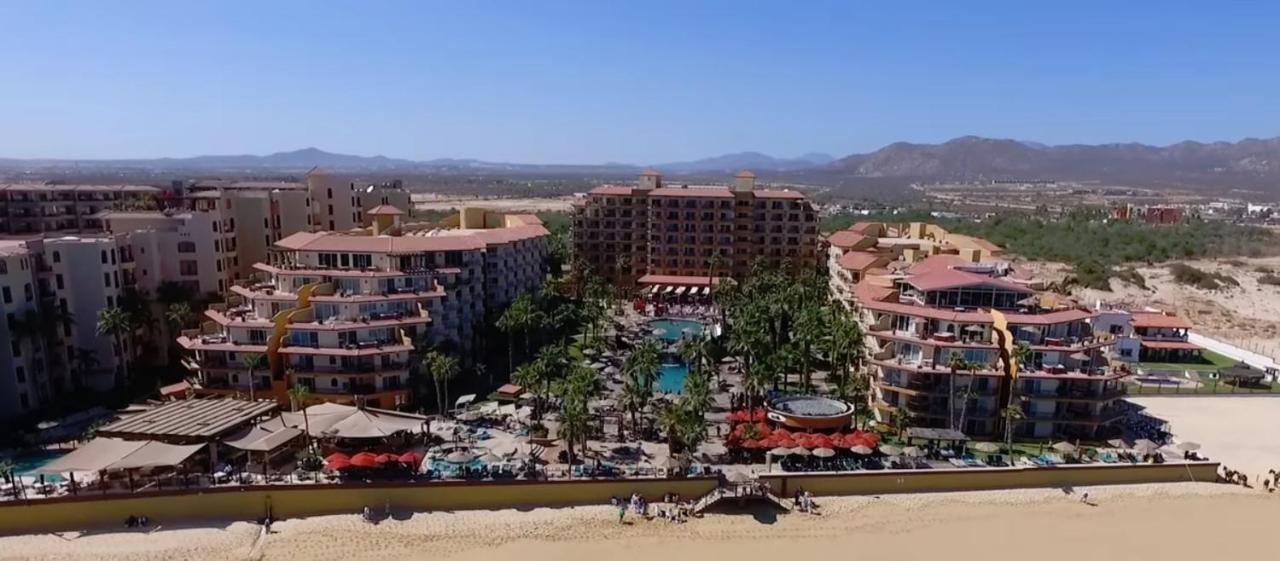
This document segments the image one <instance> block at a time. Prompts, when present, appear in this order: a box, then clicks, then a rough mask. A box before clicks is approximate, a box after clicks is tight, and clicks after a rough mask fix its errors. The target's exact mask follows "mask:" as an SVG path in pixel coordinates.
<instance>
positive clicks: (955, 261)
mask: <svg viewBox="0 0 1280 561" xmlns="http://www.w3.org/2000/svg"><path fill="white" fill-rule="evenodd" d="M970 264H971V263H970V262H968V261H965V260H964V259H961V258H960V257H958V256H956V255H947V254H942V255H930V256H928V257H925V258H924V259H921V260H920V261H917V262H916V263H914V264H913V265H911V266H910V267H907V273H909V274H912V275H924V274H928V273H934V272H937V271H950V270H952V269H954V268H956V267H960V266H962V265H970Z"/></svg>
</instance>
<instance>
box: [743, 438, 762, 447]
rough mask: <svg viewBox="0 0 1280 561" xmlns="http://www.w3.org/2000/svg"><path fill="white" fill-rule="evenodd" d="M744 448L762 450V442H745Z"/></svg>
mask: <svg viewBox="0 0 1280 561" xmlns="http://www.w3.org/2000/svg"><path fill="white" fill-rule="evenodd" d="M742 447H743V448H760V441H759V440H743V441H742Z"/></svg>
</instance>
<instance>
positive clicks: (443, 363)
mask: <svg viewBox="0 0 1280 561" xmlns="http://www.w3.org/2000/svg"><path fill="white" fill-rule="evenodd" d="M426 361H427V371H428V372H430V373H431V380H432V382H434V383H435V387H436V405H437V406H438V407H439V412H440V414H441V415H444V414H445V407H446V406H447V405H448V403H449V380H452V379H453V378H454V376H457V375H458V370H459V366H458V359H456V358H454V357H452V356H449V355H446V354H444V353H440V352H436V351H432V352H430V353H427V359H426Z"/></svg>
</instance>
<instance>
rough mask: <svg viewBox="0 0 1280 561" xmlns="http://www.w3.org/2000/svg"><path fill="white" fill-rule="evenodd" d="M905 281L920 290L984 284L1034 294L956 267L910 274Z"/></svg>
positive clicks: (1017, 286) (1005, 281) (1020, 286)
mask: <svg viewBox="0 0 1280 561" xmlns="http://www.w3.org/2000/svg"><path fill="white" fill-rule="evenodd" d="M906 282H907V283H908V284H910V285H911V286H914V287H916V288H918V289H920V290H924V291H931V290H946V289H948V288H959V287H962V286H976V285H986V286H994V287H996V288H1001V289H1004V290H1011V291H1014V292H1021V293H1025V294H1034V293H1035V291H1034V290H1031V289H1030V288H1027V287H1025V286H1022V285H1018V284H1014V283H1011V282H1009V281H1007V280H1003V279H998V278H992V277H988V276H986V275H979V274H977V273H970V272H967V271H959V270H956V269H946V270H941V271H931V272H928V273H925V274H923V275H911V276H910V277H908V278H907V280H906Z"/></svg>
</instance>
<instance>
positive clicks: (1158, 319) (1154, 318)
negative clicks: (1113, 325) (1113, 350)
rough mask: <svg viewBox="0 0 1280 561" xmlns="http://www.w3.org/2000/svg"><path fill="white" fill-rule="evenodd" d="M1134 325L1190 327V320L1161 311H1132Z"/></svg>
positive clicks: (1173, 327) (1172, 327) (1171, 327)
mask: <svg viewBox="0 0 1280 561" xmlns="http://www.w3.org/2000/svg"><path fill="white" fill-rule="evenodd" d="M1132 315H1133V326H1134V327H1154V328H1170V329H1191V327H1192V326H1191V322H1189V321H1187V320H1185V319H1182V318H1180V317H1178V316H1176V315H1171V314H1165V313H1162V312H1133V313H1132Z"/></svg>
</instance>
